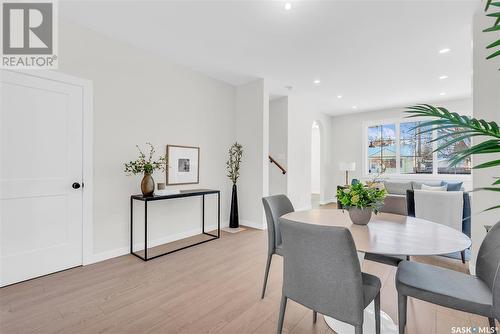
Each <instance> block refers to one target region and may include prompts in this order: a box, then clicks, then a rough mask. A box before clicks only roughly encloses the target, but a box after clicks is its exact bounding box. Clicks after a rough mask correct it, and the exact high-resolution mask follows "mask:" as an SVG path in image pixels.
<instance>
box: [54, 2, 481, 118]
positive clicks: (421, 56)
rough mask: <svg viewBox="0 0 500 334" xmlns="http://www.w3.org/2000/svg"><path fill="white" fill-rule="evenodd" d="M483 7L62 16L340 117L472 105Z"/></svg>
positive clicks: (75, 6) (74, 10)
mask: <svg viewBox="0 0 500 334" xmlns="http://www.w3.org/2000/svg"><path fill="white" fill-rule="evenodd" d="M478 3H479V2H478V1H421V0H420V1H403V0H399V1H375V0H371V1H352V0H351V1H321V2H320V1H318V2H317V1H292V9H291V10H290V11H286V10H285V9H284V2H283V1H218V2H213V1H201V2H200V1H198V2H194V1H182V2H174V1H163V2H162V1H153V2H149V1H109V2H104V1H99V2H90V1H82V2H73V1H72V2H65V3H60V13H61V16H62V17H63V18H67V19H68V18H69V19H71V20H73V21H76V22H77V23H79V24H82V25H84V26H87V27H89V28H91V29H93V30H96V31H99V32H101V33H103V34H106V35H108V36H111V37H113V38H116V39H118V40H121V41H125V42H128V43H130V44H132V45H135V46H137V47H140V48H143V49H146V50H150V51H152V52H157V53H159V54H162V55H164V56H166V57H167V58H168V59H170V60H172V61H174V62H177V63H180V64H184V65H187V66H189V67H191V68H193V69H195V70H198V71H201V72H204V73H206V74H208V75H209V76H212V77H215V78H218V79H220V80H223V81H226V82H228V83H231V84H233V85H239V84H242V83H245V82H248V81H250V80H252V79H254V78H265V79H266V80H267V81H268V82H269V84H270V86H269V88H270V92H271V93H272V94H273V95H282V94H283V95H284V94H289V92H288V90H287V89H286V88H285V86H292V87H293V89H292V90H291V94H303V95H306V96H308V97H310V98H312V99H314V102H315V104H316V105H318V106H319V108H320V109H321V111H324V112H327V113H330V114H340V113H346V112H354V111H364V110H373V109H380V108H385V107H390V106H397V105H405V104H409V103H416V102H428V101H439V100H444V99H451V98H458V97H466V96H470V94H471V74H472V38H471V35H472V16H473V13H474V10H475V8H476V7H477V6H478ZM442 48H450V49H451V52H449V53H447V54H439V53H438V51H439V50H440V49H442ZM441 75H447V76H448V77H449V78H448V79H445V80H440V79H439V76H441ZM315 79H320V80H321V83H320V84H319V85H315V84H314V83H313V81H314V80H315ZM441 92H446V95H444V96H441V95H440V93H441ZM339 94H340V95H342V98H341V99H338V98H337V95H339ZM353 105H356V106H357V107H358V108H357V109H356V110H353V109H352V106H353Z"/></svg>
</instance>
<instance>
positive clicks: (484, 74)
mask: <svg viewBox="0 0 500 334" xmlns="http://www.w3.org/2000/svg"><path fill="white" fill-rule="evenodd" d="M483 9H484V6H483V4H479V5H478V10H477V13H476V15H475V16H474V31H473V34H474V35H473V37H474V51H473V58H474V62H473V67H474V75H473V97H474V117H475V118H479V119H481V118H482V119H485V120H487V121H495V122H497V123H498V124H500V72H499V71H498V69H499V68H500V57H497V58H494V59H492V60H486V59H485V58H486V56H487V55H489V54H491V53H492V52H493V50H492V49H490V50H488V51H486V49H485V46H486V45H488V44H490V43H491V42H493V41H494V40H495V39H496V38H498V33H495V32H491V33H483V32H482V30H483V29H485V28H487V27H490V26H491V25H492V22H494V20H495V19H494V18H491V17H489V18H487V17H486V16H485V14H484V11H483ZM478 142H479V140H474V144H477V143H478ZM493 159H500V154H496V155H485V156H475V157H474V164H480V163H482V162H486V161H488V160H493ZM495 176H497V177H498V176H500V168H499V167H496V168H489V169H482V170H475V171H474V172H473V179H474V187H484V186H489V185H491V183H493V181H494V179H493V177H495ZM499 204H500V196H499V195H498V193H496V194H495V193H492V192H486V191H478V192H475V193H474V197H473V201H472V212H473V216H472V250H473V254H474V255H475V254H477V251H478V248H479V245H480V244H481V241H482V240H483V238H484V236H485V234H486V233H485V230H484V225H486V224H488V225H493V224H495V223H496V222H498V221H499V214H500V210H494V211H489V212H482V211H483V210H484V209H486V208H489V207H491V206H494V205H499ZM474 257H475V256H474ZM473 263H475V259H473ZM471 267H474V265H471Z"/></svg>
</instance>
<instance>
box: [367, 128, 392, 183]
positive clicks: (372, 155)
mask: <svg viewBox="0 0 500 334" xmlns="http://www.w3.org/2000/svg"><path fill="white" fill-rule="evenodd" d="M368 169H369V173H376V174H380V173H386V174H393V173H396V125H395V124H387V125H376V126H371V127H369V128H368Z"/></svg>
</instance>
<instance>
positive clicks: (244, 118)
mask: <svg viewBox="0 0 500 334" xmlns="http://www.w3.org/2000/svg"><path fill="white" fill-rule="evenodd" d="M235 103H236V104H235V106H236V140H237V141H238V142H239V143H240V144H241V145H243V150H244V151H243V158H242V166H241V176H240V179H239V181H238V201H239V218H240V224H242V225H247V226H251V227H256V228H264V226H265V225H264V209H263V206H262V197H263V196H267V195H268V193H269V162H268V155H269V96H268V94H267V92H266V90H265V86H264V80H262V79H259V80H256V81H253V82H250V83H248V84H246V85H243V86H239V87H237V88H236V102H235Z"/></svg>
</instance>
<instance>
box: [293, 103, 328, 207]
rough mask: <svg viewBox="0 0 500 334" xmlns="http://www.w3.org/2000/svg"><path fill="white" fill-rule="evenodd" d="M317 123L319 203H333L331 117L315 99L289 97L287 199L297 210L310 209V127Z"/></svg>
mask: <svg viewBox="0 0 500 334" xmlns="http://www.w3.org/2000/svg"><path fill="white" fill-rule="evenodd" d="M314 121H317V122H318V124H319V126H320V129H321V133H322V142H323V143H324V145H322V146H321V166H320V169H321V172H320V174H321V177H320V178H321V185H320V192H321V198H320V202H321V203H322V204H324V203H326V202H330V201H331V200H332V198H331V195H332V194H333V190H332V189H331V186H330V185H331V182H330V179H329V178H330V171H331V168H330V166H331V143H332V140H331V139H330V135H331V129H332V127H331V125H330V121H331V117H329V116H328V115H326V114H324V113H322V112H320V111H319V108H318V107H317V106H316V105H315V104H314V98H309V97H305V96H298V95H293V94H292V95H290V96H288V173H289V175H288V196H289V197H290V200H291V201H292V203H293V205H294V207H295V209H296V210H305V209H309V208H311V126H312V123H313V122H314Z"/></svg>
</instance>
